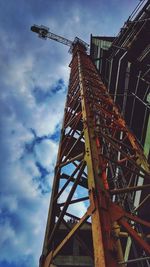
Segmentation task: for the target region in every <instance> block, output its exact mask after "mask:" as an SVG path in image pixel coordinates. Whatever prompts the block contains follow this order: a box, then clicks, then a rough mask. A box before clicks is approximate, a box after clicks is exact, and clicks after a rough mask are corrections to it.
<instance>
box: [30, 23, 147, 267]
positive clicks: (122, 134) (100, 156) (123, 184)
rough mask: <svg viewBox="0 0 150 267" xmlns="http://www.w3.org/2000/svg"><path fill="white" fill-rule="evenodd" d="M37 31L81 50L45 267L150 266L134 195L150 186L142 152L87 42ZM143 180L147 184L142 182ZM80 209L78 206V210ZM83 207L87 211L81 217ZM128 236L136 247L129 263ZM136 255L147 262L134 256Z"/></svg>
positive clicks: (74, 64) (75, 60)
mask: <svg viewBox="0 0 150 267" xmlns="http://www.w3.org/2000/svg"><path fill="white" fill-rule="evenodd" d="M31 30H32V31H33V32H36V33H37V34H39V37H41V38H43V39H46V38H50V39H52V40H55V41H57V42H60V43H63V44H65V45H67V46H69V47H70V48H73V49H72V60H71V63H70V65H69V66H70V70H71V71H70V79H69V85H68V93H67V100H66V105H65V109H64V119H63V125H62V130H61V138H60V143H59V150H58V156H57V163H56V167H55V170H54V180H53V186H52V193H51V202H50V206H49V212H48V220H47V226H46V231H45V238H44V244H43V250H42V255H41V257H40V267H50V266H53V264H54V265H55V266H68V264H69V266H95V267H100V266H101V267H119V266H120V265H121V266H122V267H125V266H126V264H128V263H131V264H132V263H133V264H134V263H135V264H136V262H140V261H145V262H146V261H147V262H148V260H149V259H150V256H149V255H150V246H149V243H148V238H149V230H148V229H149V227H150V223H149V222H147V221H145V220H143V219H141V218H140V217H138V213H135V212H134V205H133V203H132V198H133V194H132V195H131V193H132V192H133V193H134V192H136V191H139V190H144V189H146V188H150V184H149V183H148V181H149V179H150V170H149V165H148V162H147V160H146V158H145V156H144V154H143V151H142V150H141V147H140V146H139V144H138V142H137V141H136V139H135V137H134V135H133V134H132V132H131V131H130V130H129V129H128V127H127V126H126V123H125V121H124V119H123V117H122V115H121V114H120V112H119V110H118V108H117V106H116V105H115V103H114V102H113V100H112V99H111V97H110V95H109V93H108V91H107V89H106V87H105V85H104V84H103V82H102V80H101V77H100V75H99V73H98V72H97V69H96V67H95V65H94V63H93V61H92V59H91V57H90V56H88V55H87V52H86V48H87V44H86V43H85V42H84V41H82V40H80V39H79V38H78V37H76V38H75V40H74V41H73V42H72V41H70V40H68V39H66V38H63V37H61V36H59V35H56V34H53V33H51V32H49V29H48V28H47V27H45V26H42V25H41V26H37V25H34V26H32V27H31ZM139 178H142V179H143V180H144V183H145V184H144V185H140V186H139V185H138V184H137V181H138V179H139ZM79 203H80V204H81V203H82V204H81V205H83V206H79ZM72 204H73V205H75V206H74V207H76V208H72V209H71V208H70V206H71V205H72ZM80 207H85V208H83V211H82V213H81V214H82V215H81V214H79V215H78V216H77V214H76V210H79V209H80ZM69 208H70V210H69ZM70 220H71V221H70ZM72 220H73V221H72ZM82 227H83V228H84V231H86V232H85V233H84V234H82V229H83V228H82ZM143 232H144V234H143ZM73 238H74V239H73ZM128 238H130V239H131V240H132V243H133V246H132V247H131V252H130V254H131V256H130V257H131V258H129V260H127V261H126V259H125V257H124V255H125V248H126V247H127V246H128ZM71 242H72V243H71ZM71 244H72V245H71ZM134 251H136V253H135V255H139V258H137V256H136V258H133V256H134ZM87 263H88V265H87ZM143 266H144V265H143Z"/></svg>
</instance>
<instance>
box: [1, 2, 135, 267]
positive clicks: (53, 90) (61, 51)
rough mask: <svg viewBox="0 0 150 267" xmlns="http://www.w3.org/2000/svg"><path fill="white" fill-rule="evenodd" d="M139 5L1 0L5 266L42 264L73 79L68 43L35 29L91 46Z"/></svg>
mask: <svg viewBox="0 0 150 267" xmlns="http://www.w3.org/2000/svg"><path fill="white" fill-rule="evenodd" d="M138 3H139V1H138V0H122V1H119V0H110V1H106V0H91V1H90V0H76V1H75V0H74V1H73V0H72V1H71V0H55V1H52V0H7V1H6V0H0V38H1V41H0V57H1V60H0V90H1V94H0V102H1V103H0V111H1V116H0V135H1V136H0V150H1V156H0V173H1V177H0V183H1V186H0V188H1V189H0V237H1V238H0V247H1V248H0V251H1V253H0V267H18V266H19V267H36V266H38V259H39V256H40V253H41V249H42V243H43V238H44V231H45V225H46V219H47V212H48V205H49V197H50V192H51V187H52V179H53V168H54V165H55V159H56V155H57V149H58V140H59V131H60V128H61V120H62V116H63V111H64V103H65V96H66V88H67V83H68V77H69V68H68V64H69V62H70V60H71V56H70V55H69V54H68V47H65V46H63V45H61V44H58V43H56V42H54V41H49V40H47V41H43V40H41V39H39V38H37V36H36V34H34V33H33V32H31V31H30V27H31V26H32V25H33V24H34V23H35V24H38V25H41V24H43V25H46V26H48V27H49V28H50V30H51V31H52V32H54V33H57V34H59V35H63V36H65V37H66V38H68V39H71V40H73V39H74V37H75V36H78V37H80V38H81V39H83V40H85V41H86V42H88V43H89V42H90V34H91V33H92V34H93V35H106V36H107V35H109V36H116V35H117V33H118V32H119V29H120V27H122V26H123V23H124V21H125V20H126V19H127V18H128V16H129V15H130V14H131V12H132V11H133V9H134V8H135V6H136V5H137V4H138ZM83 208H84V207H83ZM80 209H81V207H80ZM78 212H79V211H78V210H76V213H78Z"/></svg>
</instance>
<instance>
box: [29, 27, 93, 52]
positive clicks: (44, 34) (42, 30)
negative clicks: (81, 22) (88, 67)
mask: <svg viewBox="0 0 150 267" xmlns="http://www.w3.org/2000/svg"><path fill="white" fill-rule="evenodd" d="M31 31H33V32H35V33H37V34H38V36H39V37H40V38H42V39H45V40H46V39H47V38H49V39H51V40H54V41H56V42H59V43H62V44H64V45H67V46H69V47H70V49H69V52H72V47H73V45H74V44H76V43H77V42H78V41H80V43H82V44H83V45H84V46H85V47H86V49H87V50H88V47H89V45H88V44H87V43H86V42H84V41H83V40H81V39H80V38H78V37H75V39H74V41H71V40H69V39H67V38H64V37H62V36H60V35H57V34H55V33H52V32H50V31H49V28H48V27H46V26H44V25H41V26H38V25H36V24H34V25H33V26H31Z"/></svg>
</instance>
